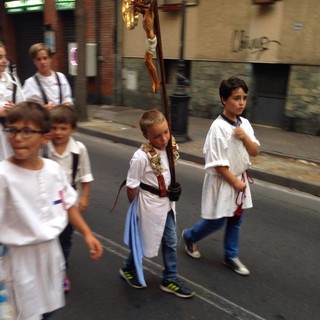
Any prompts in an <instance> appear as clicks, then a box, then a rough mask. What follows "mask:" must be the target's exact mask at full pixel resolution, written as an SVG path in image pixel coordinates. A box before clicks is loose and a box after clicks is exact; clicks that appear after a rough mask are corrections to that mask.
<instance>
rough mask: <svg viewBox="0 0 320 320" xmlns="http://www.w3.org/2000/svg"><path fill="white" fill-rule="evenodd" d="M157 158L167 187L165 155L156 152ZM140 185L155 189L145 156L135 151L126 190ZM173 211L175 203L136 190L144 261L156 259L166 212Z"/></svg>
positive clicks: (144, 191)
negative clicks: (137, 192)
mask: <svg viewBox="0 0 320 320" xmlns="http://www.w3.org/2000/svg"><path fill="white" fill-rule="evenodd" d="M156 151H157V153H158V154H159V155H160V157H161V162H162V166H163V168H164V170H163V177H164V180H165V184H166V187H167V188H168V186H169V185H170V181H171V176H170V170H169V163H168V157H167V154H166V151H160V150H158V149H156ZM140 182H143V183H145V184H148V185H150V186H153V187H155V188H157V189H158V188H159V186H158V180H157V176H156V175H155V174H154V172H153V170H152V167H151V165H150V161H149V159H148V156H147V154H146V153H145V152H144V151H143V150H141V149H139V150H137V151H136V152H135V153H134V155H133V157H132V159H131V161H130V169H129V171H128V175H127V187H129V188H131V189H134V188H137V187H139V185H140ZM171 209H173V210H175V203H174V202H170V200H169V198H168V197H163V198H160V197H159V196H157V195H155V194H153V193H151V192H149V191H146V190H143V189H140V191H139V199H138V217H139V225H140V231H141V235H140V236H141V242H142V250H143V255H144V256H145V257H148V258H152V257H156V256H157V255H158V252H159V247H160V244H161V239H162V236H163V231H164V227H165V223H166V219H167V214H168V212H169V211H170V210H171Z"/></svg>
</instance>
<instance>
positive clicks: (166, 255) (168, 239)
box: [125, 210, 178, 280]
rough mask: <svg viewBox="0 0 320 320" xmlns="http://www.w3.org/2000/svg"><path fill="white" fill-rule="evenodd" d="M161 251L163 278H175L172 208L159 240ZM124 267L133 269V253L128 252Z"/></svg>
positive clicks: (175, 258)
mask: <svg viewBox="0 0 320 320" xmlns="http://www.w3.org/2000/svg"><path fill="white" fill-rule="evenodd" d="M161 252H162V259H163V264H164V270H163V279H165V280H175V279H176V278H177V274H178V271H177V231H176V224H175V220H174V213H173V211H172V210H170V211H169V212H168V215H167V220H166V224H165V228H164V232H163V236H162V240H161ZM125 267H126V268H127V269H129V270H135V266H134V261H133V255H132V252H130V254H129V256H128V258H127V260H126V262H125Z"/></svg>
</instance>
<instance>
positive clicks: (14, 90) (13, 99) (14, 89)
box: [9, 73, 17, 104]
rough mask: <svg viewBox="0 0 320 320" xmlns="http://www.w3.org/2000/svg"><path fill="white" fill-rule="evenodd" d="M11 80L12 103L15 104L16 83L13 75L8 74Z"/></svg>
mask: <svg viewBox="0 0 320 320" xmlns="http://www.w3.org/2000/svg"><path fill="white" fill-rule="evenodd" d="M9 75H10V77H11V79H12V84H13V90H12V102H13V103H14V104H15V103H16V95H17V83H16V79H15V77H14V75H13V74H12V73H9Z"/></svg>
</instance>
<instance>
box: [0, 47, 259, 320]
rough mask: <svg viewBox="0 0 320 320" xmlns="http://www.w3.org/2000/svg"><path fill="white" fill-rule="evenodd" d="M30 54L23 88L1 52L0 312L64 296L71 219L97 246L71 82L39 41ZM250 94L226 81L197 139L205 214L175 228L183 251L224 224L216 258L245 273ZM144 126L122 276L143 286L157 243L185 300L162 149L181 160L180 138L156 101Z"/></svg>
mask: <svg viewBox="0 0 320 320" xmlns="http://www.w3.org/2000/svg"><path fill="white" fill-rule="evenodd" d="M30 55H31V57H32V59H33V62H34V64H35V65H36V67H37V70H38V72H37V74H36V75H35V76H33V77H31V78H29V79H27V80H26V81H25V84H24V86H23V89H22V90H21V88H20V86H19V85H18V82H14V81H15V80H14V79H13V78H11V76H9V75H8V73H7V72H6V71H5V63H7V61H6V52H5V48H4V46H0V76H1V81H0V92H1V93H0V94H1V96H0V117H3V118H5V121H3V122H2V123H3V124H2V130H1V133H0V142H1V150H0V156H1V159H0V160H3V161H1V162H0V243H1V244H2V245H4V247H5V248H6V251H7V252H6V254H5V255H4V254H3V257H1V260H0V263H1V265H0V268H2V272H0V275H1V277H0V286H1V285H4V286H3V288H4V289H5V293H6V297H5V299H4V300H3V301H1V295H0V310H1V302H6V306H10V310H9V311H10V312H9V311H8V309H6V310H7V311H6V312H7V315H8V317H7V318H4V317H3V319H20V320H41V319H48V318H49V317H50V316H51V315H52V313H53V312H54V311H55V310H56V309H58V308H61V307H62V306H63V305H64V303H65V301H64V292H67V291H69V290H70V288H71V284H70V280H69V278H68V274H67V270H68V257H69V252H70V248H71V238H72V232H73V227H75V228H76V229H77V230H78V231H79V232H80V233H81V234H82V235H83V237H84V240H85V243H86V244H87V246H88V248H89V252H90V256H91V258H92V259H99V258H100V257H101V256H102V252H103V249H102V245H101V243H100V242H99V240H97V239H96V237H95V236H94V235H93V234H92V232H91V230H90V228H89V227H88V225H87V224H86V222H85V220H84V219H83V217H82V215H81V212H83V211H85V210H87V208H88V205H89V195H90V183H91V182H92V181H93V175H92V172H91V168H90V161H89V156H88V152H87V149H86V147H85V146H84V144H83V143H81V142H79V141H75V140H74V139H73V138H72V133H73V132H74V131H75V130H76V121H77V117H76V111H75V109H74V107H73V106H72V98H71V90H70V86H69V84H68V82H67V80H66V78H65V76H64V75H63V74H61V73H56V72H53V71H52V70H51V53H50V49H49V48H48V47H47V46H46V45H44V44H35V45H33V46H32V47H31V48H30ZM4 61H5V63H4ZM10 79H11V80H10ZM3 83H6V84H3ZM18 92H19V93H18ZM247 92H248V88H247V86H246V84H245V82H244V81H243V80H241V79H238V78H230V79H228V80H224V81H222V82H221V86H220V91H219V94H220V98H221V102H222V104H223V106H224V110H223V113H222V114H221V115H220V116H219V117H218V118H217V119H216V120H215V121H214V122H213V123H212V126H211V128H210V130H209V132H208V135H207V138H206V142H205V145H204V154H205V160H206V165H205V172H206V175H205V180H204V184H203V191H202V210H201V217H202V219H201V220H200V221H199V222H198V223H197V224H196V225H195V226H193V227H191V228H189V229H186V230H184V231H183V234H182V238H183V240H184V244H185V250H186V253H187V254H188V255H189V256H191V257H193V258H200V257H201V254H200V251H199V248H198V245H197V243H198V241H200V240H201V239H203V238H204V237H206V236H207V235H209V234H210V233H211V232H213V231H215V230H218V229H219V228H221V227H222V226H223V225H226V235H225V241H224V245H225V257H224V260H223V263H224V264H225V265H226V266H227V267H229V268H231V269H232V270H233V271H235V272H236V273H238V274H240V275H249V273H250V272H249V270H248V268H247V267H246V266H245V265H244V264H242V262H241V261H240V259H239V256H238V253H239V232H240V225H241V222H242V221H243V214H242V213H243V211H242V210H243V209H246V208H250V207H252V201H251V194H250V189H249V182H250V177H249V175H248V173H247V169H248V168H249V165H250V156H255V155H257V154H258V149H259V142H258V140H257V139H256V138H255V136H254V132H253V129H252V127H251V125H250V123H249V121H248V120H246V119H245V118H243V117H240V115H241V114H242V112H243V111H244V109H245V107H246V102H247ZM13 94H14V95H15V99H14V100H13V99H12V96H13ZM139 123H140V128H141V131H142V134H143V136H144V138H145V139H146V142H145V143H143V144H142V146H141V148H139V149H138V150H137V151H136V152H135V153H134V155H133V157H132V159H131V161H130V168H129V170H128V174H127V179H126V186H127V195H128V199H129V202H130V206H129V210H128V213H127V221H126V225H125V239H126V243H127V244H128V246H129V248H130V253H129V256H128V258H127V259H126V261H125V262H124V265H123V267H122V268H120V275H121V277H122V278H123V279H124V280H125V281H126V282H127V283H128V284H129V285H130V286H132V287H133V288H137V289H141V288H145V287H146V281H145V279H144V274H143V257H149V258H152V257H155V256H157V255H158V253H159V250H160V247H161V252H162V255H163V262H164V270H163V274H162V281H161V283H160V288H161V289H162V290H163V291H165V292H169V293H172V294H174V295H177V296H178V297H181V298H191V297H193V296H194V291H193V290H192V289H190V288H189V287H188V286H187V285H186V284H185V283H183V282H182V281H181V279H180V278H179V276H178V268H177V238H178V237H177V233H176V207H175V201H173V200H172V197H170V191H168V190H169V186H170V183H171V175H170V166H169V162H168V155H167V152H166V150H167V148H168V144H169V143H171V142H172V148H173V156H174V160H175V161H177V160H178V158H179V154H178V146H177V145H176V143H175V141H174V138H173V137H171V132H170V127H169V124H168V122H167V120H166V118H165V117H164V115H163V114H162V113H161V112H160V111H159V110H157V109H156V108H154V109H151V110H148V111H146V112H144V113H143V114H142V116H141V118H140V122H139ZM6 141H8V142H9V144H6ZM170 148H171V146H170ZM59 240H60V241H59ZM0 288H2V287H0ZM3 292H4V290H3ZM2 305H3V306H4V305H5V304H4V303H2ZM9 313H11V315H10V317H11V318H10V317H9ZM1 320H2V318H1Z"/></svg>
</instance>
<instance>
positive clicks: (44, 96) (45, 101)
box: [34, 74, 48, 104]
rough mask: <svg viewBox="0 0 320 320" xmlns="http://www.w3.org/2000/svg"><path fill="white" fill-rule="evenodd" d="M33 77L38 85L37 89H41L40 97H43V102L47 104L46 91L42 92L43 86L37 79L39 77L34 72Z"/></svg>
mask: <svg viewBox="0 0 320 320" xmlns="http://www.w3.org/2000/svg"><path fill="white" fill-rule="evenodd" d="M34 79H35V80H36V83H37V84H38V87H39V89H40V91H41V94H42V99H43V102H44V104H48V98H47V96H46V93H45V92H44V90H43V87H42V85H41V83H40V80H39V78H38V76H37V75H36V74H35V75H34Z"/></svg>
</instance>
